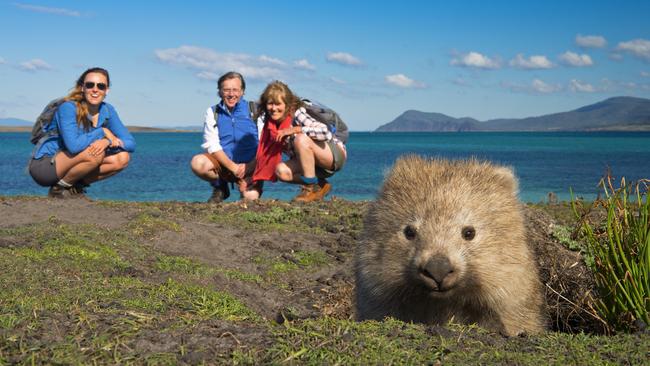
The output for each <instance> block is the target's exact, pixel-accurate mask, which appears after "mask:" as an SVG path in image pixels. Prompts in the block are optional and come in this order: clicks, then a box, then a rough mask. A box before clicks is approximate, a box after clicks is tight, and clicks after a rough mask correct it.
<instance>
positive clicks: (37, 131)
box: [30, 98, 65, 145]
mask: <svg viewBox="0 0 650 366" xmlns="http://www.w3.org/2000/svg"><path fill="white" fill-rule="evenodd" d="M64 102H65V98H56V99H54V100H53V101H51V102H49V103H48V104H47V105H46V106H45V108H44V109H43V112H41V114H39V115H38V118H36V122H34V126H32V136H31V138H30V141H31V143H32V144H34V145H40V144H39V142H40V143H43V142H45V140H47V139H48V138H50V137H52V136H56V135H58V134H59V131H58V130H57V129H53V130H50V131H49V132H45V127H47V126H49V124H50V122H52V118H54V113H56V110H57V109H59V106H60V105H61V104H63V103H64ZM41 140H43V141H41Z"/></svg>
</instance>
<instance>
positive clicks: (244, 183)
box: [237, 179, 248, 193]
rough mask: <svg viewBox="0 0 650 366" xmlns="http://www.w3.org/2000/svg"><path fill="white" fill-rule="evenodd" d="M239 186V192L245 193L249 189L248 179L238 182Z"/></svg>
mask: <svg viewBox="0 0 650 366" xmlns="http://www.w3.org/2000/svg"><path fill="white" fill-rule="evenodd" d="M237 186H238V187H239V192H240V193H244V192H246V190H247V189H248V181H247V180H246V179H240V180H239V181H237Z"/></svg>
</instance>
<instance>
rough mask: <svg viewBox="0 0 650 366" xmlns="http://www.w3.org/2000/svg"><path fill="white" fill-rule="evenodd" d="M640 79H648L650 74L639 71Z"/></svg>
mask: <svg viewBox="0 0 650 366" xmlns="http://www.w3.org/2000/svg"><path fill="white" fill-rule="evenodd" d="M641 77H644V78H650V72H647V71H641Z"/></svg>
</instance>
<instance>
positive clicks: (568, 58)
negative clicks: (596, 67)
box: [559, 51, 594, 67]
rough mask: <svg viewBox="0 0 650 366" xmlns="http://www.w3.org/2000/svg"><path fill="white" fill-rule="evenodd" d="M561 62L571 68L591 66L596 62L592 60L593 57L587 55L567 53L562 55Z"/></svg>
mask: <svg viewBox="0 0 650 366" xmlns="http://www.w3.org/2000/svg"><path fill="white" fill-rule="evenodd" d="M559 58H560V61H562V62H563V63H564V64H566V65H569V66H576V67H582V66H591V65H593V64H594V62H593V61H592V60H591V57H590V56H589V55H586V54H582V55H579V54H577V53H575V52H571V51H566V52H565V53H563V54H561V55H560V57H559Z"/></svg>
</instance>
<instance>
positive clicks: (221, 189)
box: [208, 182, 230, 203]
mask: <svg viewBox="0 0 650 366" xmlns="http://www.w3.org/2000/svg"><path fill="white" fill-rule="evenodd" d="M228 197H230V188H228V183H226V182H221V183H220V184H219V186H218V187H214V186H213V188H212V196H210V198H208V203H221V202H223V201H224V200H226V199H228Z"/></svg>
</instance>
